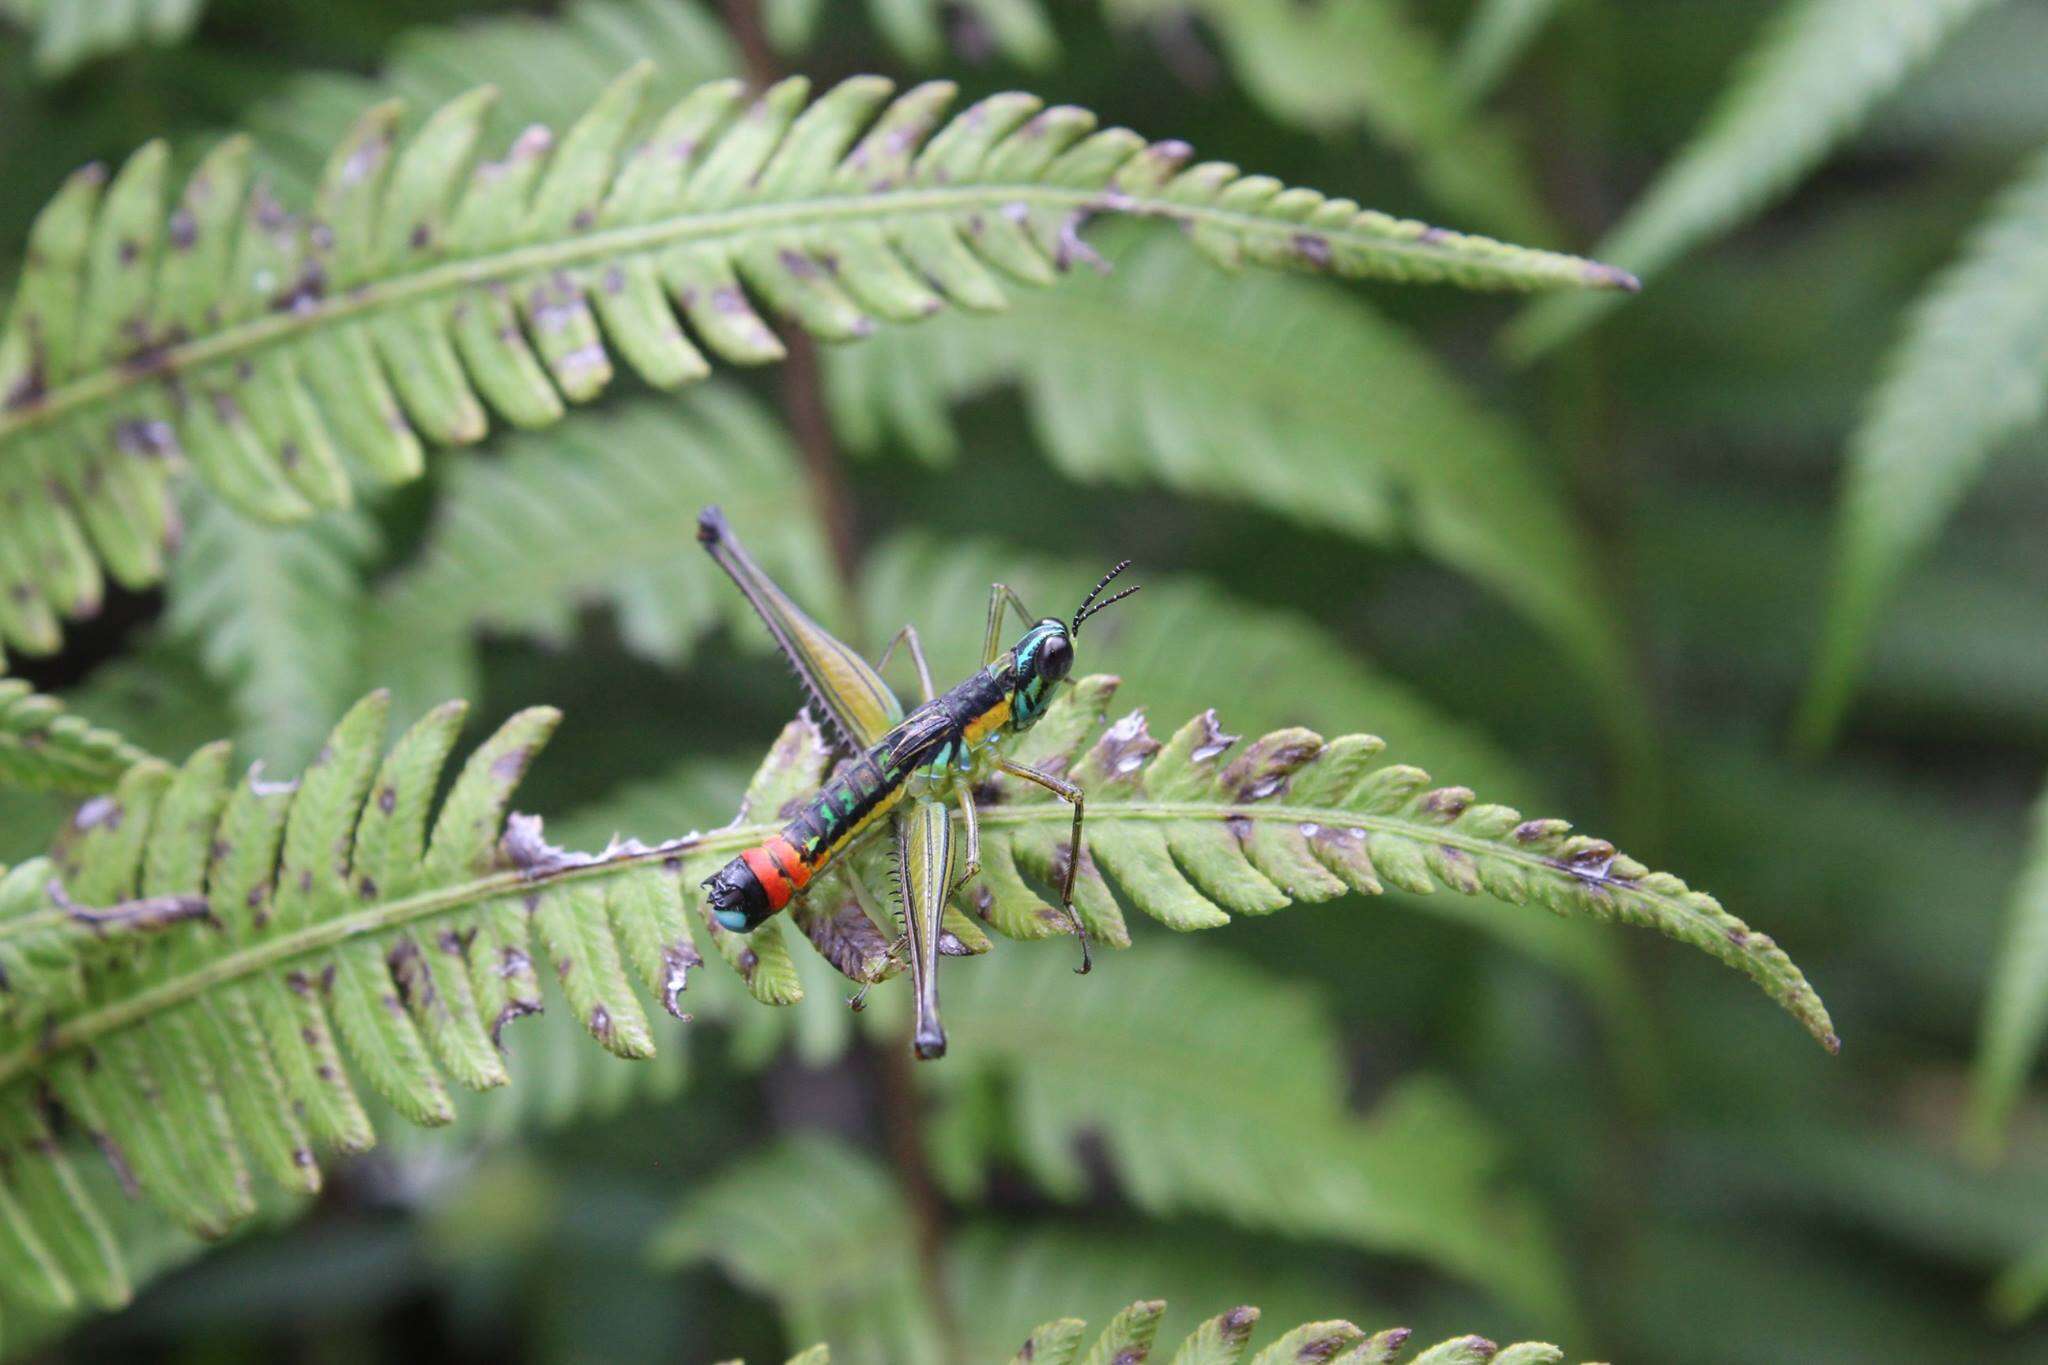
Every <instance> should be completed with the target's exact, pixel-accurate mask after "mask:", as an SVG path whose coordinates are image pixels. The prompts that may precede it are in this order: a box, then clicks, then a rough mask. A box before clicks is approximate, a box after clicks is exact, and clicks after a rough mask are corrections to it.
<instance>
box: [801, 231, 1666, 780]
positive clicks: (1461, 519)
mask: <svg viewBox="0 0 2048 1365" xmlns="http://www.w3.org/2000/svg"><path fill="white" fill-rule="evenodd" d="M1219 323H1220V325H1219ZM826 375H827V381H828V385H829V389H828V392H829V395H830V398H831V401H832V406H833V415H834V418H835V423H836V425H837V426H838V428H839V430H840V431H841V432H842V433H843V434H844V435H845V437H846V438H847V439H848V441H849V442H850V443H851V444H853V445H855V446H856V447H861V448H872V447H875V446H877V445H879V444H881V443H882V442H883V440H884V439H885V438H886V437H887V436H889V435H891V434H900V435H902V436H903V437H905V438H906V439H907V440H908V442H909V443H910V444H911V446H912V447H913V448H914V449H916V450H918V451H919V452H920V453H922V454H924V455H926V456H927V457H928V458H931V459H935V460H943V459H947V458H950V457H951V456H952V455H953V454H954V453H955V451H956V450H957V446H958V441H957V438H956V437H955V436H954V434H953V431H952V428H951V424H950V422H949V421H948V419H947V416H946V407H947V405H948V404H949V403H952V402H957V401H959V400H961V399H964V398H967V397H970V396H973V395H975V394H978V393H981V392H983V391H985V390H987V389H989V388H991V387H993V386H995V385H998V384H1002V383H1006V382H1015V383H1017V384H1019V385H1020V386H1021V387H1022V389H1023V392H1024V396H1025V400H1026V403H1027V406H1028V409H1029V413H1030V416H1031V419H1032V423H1033V426H1034V427H1035V428H1036V430H1037V431H1038V433H1039V434H1040V437H1041V439H1042V440H1043V441H1044V443H1045V446H1046V448H1047V452H1048V454H1049V455H1050V456H1051V457H1052V459H1053V460H1054V462H1055V463H1056V464H1058V465H1059V466H1060V467H1061V468H1062V469H1063V470H1064V471H1065V472H1067V473H1068V474H1070V475H1073V476H1074V477H1076V478H1079V479H1083V480H1088V481H1115V482H1126V481H1130V480H1134V479H1138V478H1147V477H1149V478H1152V479H1156V480H1158V481H1160V482H1163V483H1166V484H1167V485H1169V486H1171V487H1174V488H1176V489H1178V490H1181V491H1184V492H1189V493H1195V494H1201V495H1206V496H1209V497H1214V498H1222V499H1227V500H1229V501H1232V502H1239V501H1244V502H1250V503H1252V504H1254V505H1258V506H1263V507H1267V508H1270V509H1272V510H1274V511H1276V512H1279V513H1282V514H1284V515H1286V516H1288V517H1290V518H1292V519H1295V520H1297V521H1301V522H1304V523H1306V524H1309V525H1312V526H1319V527H1326V528H1330V529H1334V530H1337V531H1340V532H1343V533H1345V534H1347V535H1352V536H1356V537H1359V538H1361V539H1365V540H1371V541H1387V540H1390V539H1397V538H1406V539H1408V540H1411V541H1412V542H1414V543H1416V544H1418V545H1419V546H1420V547H1421V548H1422V549H1424V550H1425V551H1426V552H1427V553H1430V554H1432V555H1434V556H1436V557H1438V558H1440V559H1442V560H1444V561H1445V562H1447V563H1449V564H1451V565H1453V566H1454V567H1456V568H1458V569H1460V570H1462V571H1463V572H1465V573H1467V574H1470V575H1471V576H1472V577H1473V578H1475V579H1477V580H1479V581H1480V582H1481V583H1483V584H1484V585H1485V586H1487V587H1488V588H1489V589H1491V590H1493V591H1495V592H1497V593H1499V594H1501V595H1502V596H1504V597H1506V598H1508V599H1509V600H1511V601H1512V602H1513V603H1514V604H1515V605H1516V606H1517V607H1518V608H1520V609H1521V610H1522V611H1524V612H1526V613H1527V614H1528V615H1529V616H1531V617H1532V618H1534V619H1535V620H1536V621H1537V622H1539V623H1540V624H1541V625H1542V627H1543V628H1544V629H1546V630H1547V631H1549V632H1550V633H1551V635H1552V636H1553V637H1554V638H1556V639H1557V641H1558V642H1559V644H1560V646H1561V647H1562V648H1563V649H1564V650H1565V651H1566V652H1567V653H1568V654H1569V656H1570V657H1571V658H1572V659H1573V660H1574V662H1575V663H1577V665H1578V666H1579V667H1580V669H1581V670H1582V671H1583V672H1584V673H1585V675H1586V676H1587V677H1588V678H1590V679H1591V680H1593V682H1594V684H1595V685H1596V686H1597V687H1598V688H1599V689H1600V692H1601V695H1602V696H1603V698H1604V699H1606V701H1607V703H1608V704H1607V705H1606V706H1605V707H1604V710H1605V712H1606V714H1608V715H1609V716H1611V717H1613V718H1614V720H1613V723H1614V724H1615V726H1616V727H1617V729H1619V730H1622V731H1624V732H1629V733H1628V737H1629V738H1630V740H1631V742H1633V741H1634V738H1635V734H1636V733H1637V732H1640V731H1641V729H1642V728H1643V726H1644V724H1645V723H1646V722H1645V721H1644V720H1643V718H1642V715H1641V701H1640V698H1639V696H1638V695H1637V689H1636V684H1635V683H1634V681H1633V678H1632V673H1631V666H1630V665H1629V663H1628V661H1627V653H1626V650H1625V649H1624V648H1623V645H1622V642H1621V640H1620V638H1619V637H1618V635H1617V633H1616V630H1615V626H1614V621H1615V620H1616V613H1615V612H1613V611H1612V610H1611V609H1609V608H1608V607H1607V606H1605V605H1604V604H1603V599H1604V596H1605V594H1604V593H1603V591H1602V589H1601V588H1600V586H1599V578H1598V575H1597V574H1596V573H1595V571H1594V568H1593V563H1592V557H1591V555H1590V553H1589V551H1588V549H1587V547H1586V543H1585V537H1584V534H1583V532H1582V531H1581V529H1580V528H1579V526H1578V525H1577V524H1576V523H1575V521H1574V519H1573V517H1572V516H1571V514H1570V513H1569V511H1568V510H1567V509H1566V507H1565V506H1564V504H1563V502H1562V501H1561V500H1560V499H1559V497H1558V496H1557V494H1556V492H1555V490H1554V481H1553V480H1552V479H1550V478H1549V477H1548V476H1547V474H1546V473H1545V468H1544V466H1545V461H1544V459H1543V457H1542V456H1541V454H1540V453H1539V452H1538V451H1537V450H1535V449H1534V448H1533V446H1532V445H1531V443H1530V442H1529V441H1528V440H1527V439H1526V438H1525V437H1524V436H1523V435H1522V434H1521V433H1520V432H1519V431H1517V430H1516V429H1515V428H1514V427H1513V426H1512V425H1511V424H1510V423H1508V422H1507V421H1505V420H1504V419H1502V418H1500V417H1499V416H1497V415H1495V414H1493V413H1490V412H1488V411H1486V410H1485V408H1484V407H1483V406H1482V405H1481V404H1480V403H1479V402H1478V401H1477V400H1476V398H1475V397H1474V396H1473V395H1471V394H1470V393H1468V392H1467V391H1466V390H1465V389H1464V388H1463V387H1462V386H1461V385H1460V384H1459V383H1458V382H1457V380H1456V379H1455V378H1454V377H1452V376H1451V375H1450V374H1448V373H1447V372H1446V371H1445V370H1444V369H1443V368H1442V367H1441V366H1440V365H1438V363H1437V362H1436V361H1435V360H1434V359H1433V358H1431V357H1430V356H1429V355H1428V354H1427V352H1426V351H1425V350H1424V349H1423V348H1422V347H1421V346H1419V345H1418V344H1416V342H1415V341H1414V340H1413V339H1412V338H1410V337H1409V336H1407V335H1406V334H1405V333H1403V332H1402V331H1401V330H1399V329H1398V328H1396V327H1395V326H1394V325H1393V324H1391V323H1389V322H1387V321H1385V320H1383V319H1381V318H1379V317H1377V316H1375V315H1374V314H1372V313H1371V312H1369V311H1367V310H1366V309H1365V307H1364V306H1363V305H1361V304H1359V303H1358V302H1356V301H1355V300H1345V299H1340V298H1336V297H1333V296H1331V295H1330V294H1329V293H1327V292H1326V291H1320V290H1316V289H1313V288H1309V287H1306V286H1303V285H1300V284H1298V283H1297V282H1295V281H1290V280H1284V279H1252V280H1242V281H1229V280H1224V279H1221V278H1219V277H1217V276H1216V275H1215V273H1214V272H1212V271H1208V270H1205V269H1202V268H1201V267H1200V266H1199V264H1198V263H1196V262H1195V261H1194V260H1193V259H1192V257H1191V256H1190V255H1189V254H1188V253H1187V252H1186V251H1185V250H1184V249H1183V248H1181V247H1180V246H1179V244H1178V243H1172V242H1158V243H1156V244H1149V245H1148V246H1147V247H1146V248H1145V249H1141V250H1139V251H1136V252H1133V253H1131V254H1130V255H1129V256H1128V258H1125V259H1121V260H1119V262H1118V266H1117V269H1116V270H1115V272H1114V273H1112V274H1111V275H1109V276H1108V277H1107V278H1105V279H1099V280H1092V281H1075V282H1074V283H1073V284H1071V285H1070V286H1069V287H1068V288H1066V289H1064V290H1061V291H1059V292H1058V293H1057V294H1045V295H1039V296H1033V297H1029V298H1025V299H1020V300H1019V301H1018V302H1017V304H1016V305H1015V307H1013V308H1012V310H1011V311H1010V312H1009V313H1007V314H1005V315H1004V316H1003V317H1002V318H1001V319H1000V320H994V319H970V318H946V319H938V320H936V321H935V322H933V323H932V324H930V325H927V326H923V327H915V328H890V329H886V330H885V331H883V332H882V333H881V334H880V335H878V336H877V337H875V338H874V339H873V340H872V341H870V342H869V343H868V344H867V345H865V346H859V347H849V348H845V349H843V350H839V351H835V352H833V353H831V355H830V356H829V358H828V369H827V371H826ZM1361 375H1365V376H1371V378H1370V381H1369V382H1366V383H1360V382H1359V376H1361ZM924 615H925V614H924V613H920V616H921V617H923V616H924ZM926 619H929V618H928V617H927V618H926ZM969 619H973V617H972V614H971V613H970V617H969Z"/></svg>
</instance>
